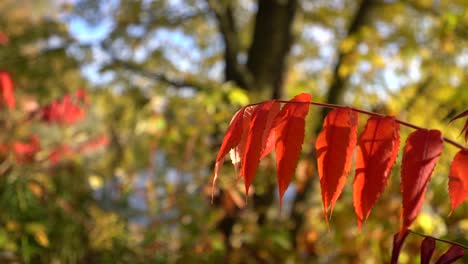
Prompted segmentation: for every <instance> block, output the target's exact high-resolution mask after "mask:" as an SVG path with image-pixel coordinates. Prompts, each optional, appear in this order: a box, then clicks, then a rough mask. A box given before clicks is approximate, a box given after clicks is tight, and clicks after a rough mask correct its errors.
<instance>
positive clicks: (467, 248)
mask: <svg viewBox="0 0 468 264" xmlns="http://www.w3.org/2000/svg"><path fill="white" fill-rule="evenodd" d="M408 231H409V232H410V233H413V234H416V235H418V236H422V237H430V238H432V239H434V240H437V241H440V242H444V243H447V244H451V245H457V246H459V247H462V248H464V249H465V250H468V246H465V245H463V244H460V243H457V242H453V241H450V240H446V239H442V238H437V237H433V236H428V235H425V234H422V233H419V232H416V231H413V230H411V229H408Z"/></svg>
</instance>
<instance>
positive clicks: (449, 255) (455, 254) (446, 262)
mask: <svg viewBox="0 0 468 264" xmlns="http://www.w3.org/2000/svg"><path fill="white" fill-rule="evenodd" d="M464 255H465V249H464V248H462V247H461V246H459V245H452V246H451V247H450V248H449V249H448V250H447V251H446V252H445V253H444V254H443V255H442V256H440V258H439V259H438V260H437V262H436V263H435V264H450V263H454V262H455V261H457V260H459V259H461V258H462V257H463V256H464Z"/></svg>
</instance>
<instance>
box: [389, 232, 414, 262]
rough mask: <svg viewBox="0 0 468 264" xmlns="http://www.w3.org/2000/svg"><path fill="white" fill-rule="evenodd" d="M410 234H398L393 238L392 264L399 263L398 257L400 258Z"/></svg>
mask: <svg viewBox="0 0 468 264" xmlns="http://www.w3.org/2000/svg"><path fill="white" fill-rule="evenodd" d="M408 234H409V232H408V230H405V231H404V232H403V233H396V234H395V235H394V236H393V248H392V259H391V260H390V264H397V263H398V257H399V256H400V251H401V248H402V247H403V243H404V242H405V239H406V237H407V236H408Z"/></svg>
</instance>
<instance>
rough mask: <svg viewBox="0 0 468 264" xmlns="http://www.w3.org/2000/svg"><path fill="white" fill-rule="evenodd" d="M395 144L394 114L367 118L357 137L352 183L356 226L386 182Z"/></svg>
mask: <svg viewBox="0 0 468 264" xmlns="http://www.w3.org/2000/svg"><path fill="white" fill-rule="evenodd" d="M399 146H400V125H399V124H398V123H397V122H396V121H395V118H393V117H377V116H374V117H371V118H369V120H368V121H367V125H366V128H365V129H364V131H363V132H362V134H361V135H360V137H359V139H358V148H357V156H356V176H355V178H354V184H353V201H354V211H355V212H356V215H357V217H358V226H359V229H360V228H361V225H362V223H363V221H365V220H366V219H367V217H368V216H369V214H370V212H371V209H372V207H373V206H374V204H375V203H376V201H377V199H378V198H379V196H380V194H381V193H382V192H383V190H384V188H385V186H386V185H387V180H388V177H389V175H390V170H391V168H392V166H393V163H394V162H395V159H396V157H397V155H398V148H399Z"/></svg>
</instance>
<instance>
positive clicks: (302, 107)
mask: <svg viewBox="0 0 468 264" xmlns="http://www.w3.org/2000/svg"><path fill="white" fill-rule="evenodd" d="M311 99H312V98H311V96H310V95H309V94H306V93H302V94H299V95H296V96H295V97H294V98H293V99H291V103H286V105H285V106H283V108H282V109H281V111H280V112H279V113H278V115H277V117H276V119H275V121H273V123H274V125H273V126H274V127H275V128H274V129H275V138H276V139H275V151H276V169H277V178H278V190H279V197H280V207H281V201H282V198H283V195H284V193H285V192H286V189H287V188H288V186H289V183H290V182H291V180H292V177H293V176H294V171H295V169H296V166H297V162H298V160H299V155H300V154H301V149H302V143H303V142H304V133H305V132H304V130H305V117H306V115H307V113H308V112H309V106H310V104H309V102H310V101H311ZM294 102H304V103H294Z"/></svg>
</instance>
